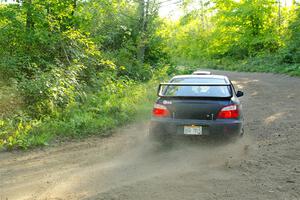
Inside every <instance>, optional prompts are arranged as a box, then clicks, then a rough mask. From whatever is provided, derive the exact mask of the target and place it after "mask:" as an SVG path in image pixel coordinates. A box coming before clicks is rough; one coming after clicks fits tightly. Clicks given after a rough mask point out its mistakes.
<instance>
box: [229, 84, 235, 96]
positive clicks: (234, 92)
mask: <svg viewBox="0 0 300 200" xmlns="http://www.w3.org/2000/svg"><path fill="white" fill-rule="evenodd" d="M230 85H231V87H232V89H233V92H234V94H236V91H235V88H234V85H233V84H232V82H231V81H230Z"/></svg>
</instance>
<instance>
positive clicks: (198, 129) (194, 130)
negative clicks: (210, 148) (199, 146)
mask: <svg viewBox="0 0 300 200" xmlns="http://www.w3.org/2000/svg"><path fill="white" fill-rule="evenodd" d="M184 134H185V135H202V126H184Z"/></svg>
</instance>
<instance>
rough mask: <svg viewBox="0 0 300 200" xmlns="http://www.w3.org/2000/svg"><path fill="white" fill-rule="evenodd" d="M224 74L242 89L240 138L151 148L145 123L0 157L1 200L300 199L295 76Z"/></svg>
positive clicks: (299, 96)
mask: <svg viewBox="0 0 300 200" xmlns="http://www.w3.org/2000/svg"><path fill="white" fill-rule="evenodd" d="M214 73H215V74H227V75H228V76H229V77H230V78H231V79H232V80H233V81H234V83H235V84H236V87H237V88H239V89H241V90H243V91H244V92H245V94H246V95H245V96H244V97H242V98H241V99H242V103H243V108H244V111H245V119H246V125H245V136H244V137H243V138H242V139H240V140H238V141H236V142H226V143H222V142H220V143H218V142H217V143H215V142H206V141H197V142H194V141H193V142H186V141H185V142H183V143H178V144H177V143H176V145H175V146H174V147H173V148H172V149H168V150H158V149H155V148H153V147H154V145H153V144H152V142H151V141H149V140H148V138H147V129H148V122H144V123H135V124H131V125H128V126H125V127H122V128H120V129H118V130H116V133H115V134H113V136H112V137H107V138H99V137H92V138H88V139H84V140H83V141H76V142H66V143H61V144H55V145H52V146H51V147H47V148H43V149H35V150H31V151H26V152H6V153H0V200H14V199H28V200H31V199H48V200H50V199H51V200H52V199H53V200H54V199H55V200H60V199H67V200H69V199H71V200H72V199H84V200H93V199H99V200H148V199H157V200H160V199H163V200H177V199H178V200H189V199H191V200H196V199H199V200H215V199H222V200H223V199H224V200H250V199H251V200H252V199H253V200H268V199H270V200H271V199H272V200H276V199H278V200H300V161H299V159H300V79H299V78H293V77H289V76H286V75H274V74H261V73H238V72H224V71H214Z"/></svg>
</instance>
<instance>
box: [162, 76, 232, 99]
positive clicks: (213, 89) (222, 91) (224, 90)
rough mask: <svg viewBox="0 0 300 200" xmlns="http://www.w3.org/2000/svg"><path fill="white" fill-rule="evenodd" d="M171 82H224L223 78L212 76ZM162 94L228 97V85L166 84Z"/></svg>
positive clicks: (229, 94) (229, 90)
mask: <svg viewBox="0 0 300 200" xmlns="http://www.w3.org/2000/svg"><path fill="white" fill-rule="evenodd" d="M172 83H197V84H226V82H225V80H224V79H213V78H201V79H200V78H186V79H173V80H172ZM163 91H164V92H163V94H164V96H188V97H230V96H231V89H230V87H229V86H218V85H216V86H208V85H203V86H201V85H199V86H176V85H172V86H170V85H169V86H166V87H165V88H164V89H163Z"/></svg>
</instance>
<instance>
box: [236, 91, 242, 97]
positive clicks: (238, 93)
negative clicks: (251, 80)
mask: <svg viewBox="0 0 300 200" xmlns="http://www.w3.org/2000/svg"><path fill="white" fill-rule="evenodd" d="M236 96H237V97H242V96H244V92H242V91H237V92H236Z"/></svg>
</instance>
